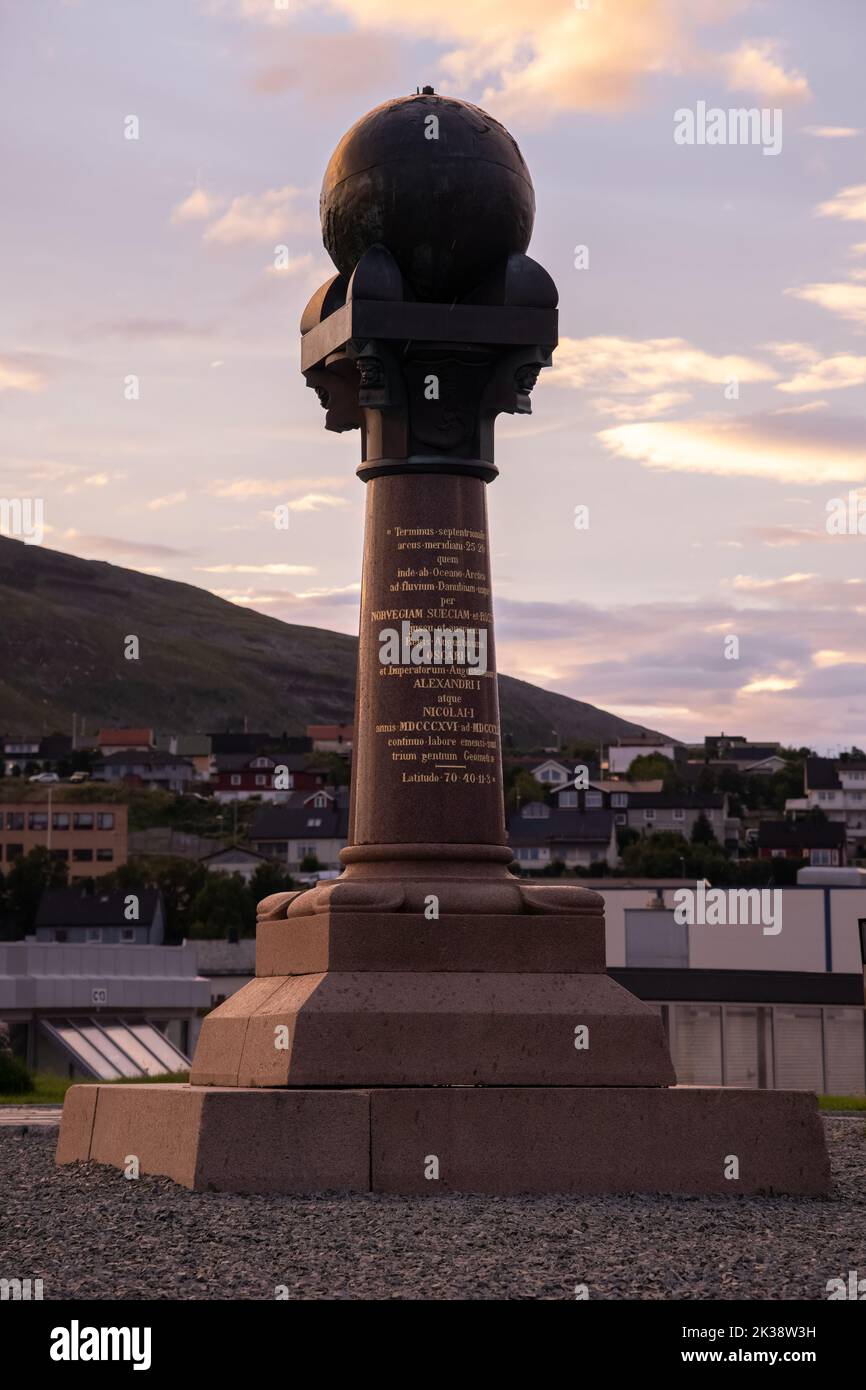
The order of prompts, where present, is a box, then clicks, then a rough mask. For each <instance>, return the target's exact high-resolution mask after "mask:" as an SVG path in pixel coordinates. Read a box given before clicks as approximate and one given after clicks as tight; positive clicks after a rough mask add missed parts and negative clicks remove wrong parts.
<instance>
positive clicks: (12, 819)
mask: <svg viewBox="0 0 866 1390" xmlns="http://www.w3.org/2000/svg"><path fill="white" fill-rule="evenodd" d="M37 847H41V848H43V849H47V850H48V852H49V853H50V854H51V855H52V856H53V857H54V858H55V859H60V860H62V861H63V862H64V863H65V864H68V866H69V877H70V879H71V880H75V879H77V878H92V877H98V876H99V875H100V874H110V873H111V872H112V870H113V869H116V868H118V867H119V866H120V865H121V864H125V863H126V859H127V808H126V806H124V805H122V804H120V803H119V802H114V801H106V802H99V801H90V802H73V801H61V802H57V801H56V800H55V801H53V802H50V801H47V800H46V801H38V802H37V801H20V802H6V803H5V804H3V805H0V869H2V871H3V872H4V873H8V871H9V867H10V866H11V865H12V864H13V863H14V862H15V860H16V859H18V858H20V857H21V856H22V855H25V854H28V853H29V852H30V850H32V849H36V848H37Z"/></svg>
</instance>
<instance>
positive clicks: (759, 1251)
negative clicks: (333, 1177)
mask: <svg viewBox="0 0 866 1390" xmlns="http://www.w3.org/2000/svg"><path fill="white" fill-rule="evenodd" d="M825 1123H826V1125H827V1131H828V1136H829V1142H830V1153H831V1159H832V1163H833V1172H834V1178H835V1182H836V1195H835V1196H834V1197H832V1198H827V1199H824V1200H818V1201H815V1200H812V1201H806V1200H802V1199H795V1198H784V1197H775V1198H754V1197H730V1198H669V1197H668V1198H666V1197H590V1198H573V1197H525V1198H492V1197H428V1198H400V1197H370V1196H347V1197H338V1198H332V1197H319V1198H287V1197H235V1196H224V1195H219V1194H217V1195H213V1194H205V1193H191V1192H187V1191H185V1190H184V1189H183V1188H179V1187H176V1186H175V1185H174V1184H173V1183H171V1182H169V1181H168V1179H166V1178H141V1179H140V1180H139V1181H138V1182H128V1181H126V1180H125V1179H124V1178H123V1177H122V1176H121V1175H120V1174H118V1173H116V1172H115V1171H114V1170H112V1169H105V1168H98V1167H95V1166H93V1165H90V1164H87V1165H84V1164H81V1165H74V1166H72V1167H68V1168H63V1169H57V1168H55V1166H54V1161H53V1160H54V1146H55V1142H56V1133H55V1132H52V1131H46V1130H40V1129H34V1130H31V1131H29V1132H28V1133H21V1132H19V1131H16V1130H7V1131H4V1132H0V1277H6V1278H12V1277H18V1278H28V1277H29V1278H34V1279H37V1278H41V1279H43V1280H44V1286H45V1298H46V1299H53V1298H85V1299H86V1298H118V1299H123V1298H146V1299H152V1298H156V1299H159V1298H169V1299H177V1298H181V1299H208V1298H217V1299H232V1298H244V1299H269V1298H273V1297H274V1290H275V1287H276V1286H277V1285H286V1286H287V1288H288V1296H289V1297H290V1298H293V1299H294V1298H299V1299H323V1298H359V1299H364V1298H420V1299H447V1298H464V1299H478V1298H494V1299H513V1298H521V1299H525V1298H530V1299H538V1298H542V1299H562V1298H567V1299H571V1298H573V1297H574V1289H575V1285H576V1284H579V1283H585V1284H586V1285H587V1286H588V1289H589V1296H590V1298H609V1299H621V1298H639V1299H702V1298H749V1299H770V1300H774V1299H781V1298H796V1299H823V1298H826V1283H827V1280H828V1279H830V1278H836V1277H839V1276H842V1277H845V1278H847V1274H848V1271H849V1270H850V1269H857V1270H859V1271H860V1272H861V1277H863V1276H866V1126H864V1122H863V1118H862V1116H861V1117H860V1118H859V1119H842V1118H838V1119H837V1118H831V1119H827V1120H826V1121H825Z"/></svg>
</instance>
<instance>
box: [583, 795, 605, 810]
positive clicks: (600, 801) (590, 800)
mask: <svg viewBox="0 0 866 1390" xmlns="http://www.w3.org/2000/svg"><path fill="white" fill-rule="evenodd" d="M586 804H587V806H588V807H589V806H603V805H604V798H603V797H602V794H601V792H587V794H586Z"/></svg>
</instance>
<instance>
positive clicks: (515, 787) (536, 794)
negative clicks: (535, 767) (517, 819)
mask: <svg viewBox="0 0 866 1390" xmlns="http://www.w3.org/2000/svg"><path fill="white" fill-rule="evenodd" d="M544 799H545V788H544V787H543V786H542V785H541V783H540V782H536V780H535V778H534V777H533V775H532V773H531V772H527V771H526V768H525V767H520V768H517V770H516V771H515V772H514V773H513V775H512V777H511V785H510V787H509V789H508V792H507V795H506V800H507V803H508V805H509V806H511V807H512V808H513V809H514V810H519V809H520V807H521V806H525V805H526V803H527V802H528V801H544Z"/></svg>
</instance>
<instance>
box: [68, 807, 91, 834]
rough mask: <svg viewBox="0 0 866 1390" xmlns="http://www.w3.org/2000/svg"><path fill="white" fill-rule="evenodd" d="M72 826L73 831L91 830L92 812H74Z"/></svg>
mask: <svg viewBox="0 0 866 1390" xmlns="http://www.w3.org/2000/svg"><path fill="white" fill-rule="evenodd" d="M72 826H73V829H74V830H92V829H93V812H92V811H76V812H75V815H74V816H73V817H72Z"/></svg>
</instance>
